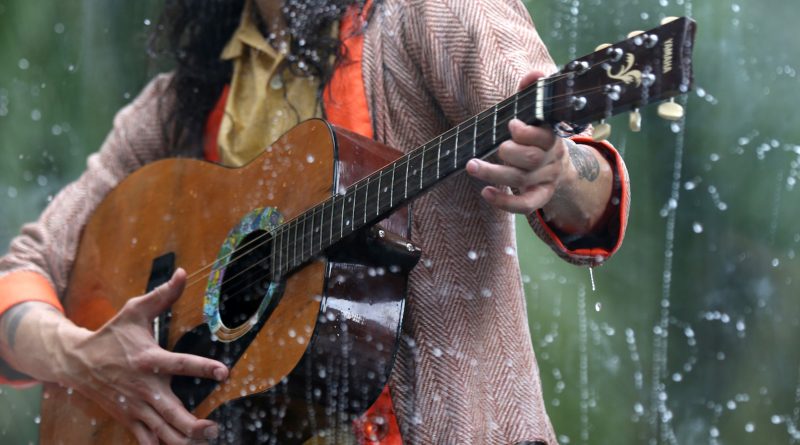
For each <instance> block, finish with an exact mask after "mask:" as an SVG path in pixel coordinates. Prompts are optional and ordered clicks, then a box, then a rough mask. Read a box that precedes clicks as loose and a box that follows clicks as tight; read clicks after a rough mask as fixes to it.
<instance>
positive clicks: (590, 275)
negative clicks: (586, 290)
mask: <svg viewBox="0 0 800 445" xmlns="http://www.w3.org/2000/svg"><path fill="white" fill-rule="evenodd" d="M589 281H591V282H592V292H594V291H596V290H597V288H596V287H595V285H594V268H593V267H590V268H589ZM598 304H599V303H598ZM597 311H598V312H599V311H600V309H597Z"/></svg>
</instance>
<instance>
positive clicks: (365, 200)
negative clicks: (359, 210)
mask: <svg viewBox="0 0 800 445" xmlns="http://www.w3.org/2000/svg"><path fill="white" fill-rule="evenodd" d="M369 181H370V180H369V178H367V182H366V184H364V224H366V223H367V203H368V202H369Z"/></svg>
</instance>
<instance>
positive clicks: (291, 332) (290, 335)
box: [289, 328, 297, 338]
mask: <svg viewBox="0 0 800 445" xmlns="http://www.w3.org/2000/svg"><path fill="white" fill-rule="evenodd" d="M289 337H290V338H295V337H297V332H296V331H295V330H294V329H292V328H290V329H289Z"/></svg>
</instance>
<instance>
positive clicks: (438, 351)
mask: <svg viewBox="0 0 800 445" xmlns="http://www.w3.org/2000/svg"><path fill="white" fill-rule="evenodd" d="M431 354H433V356H434V357H441V356H442V350H441V349H439V348H433V349H432V350H431Z"/></svg>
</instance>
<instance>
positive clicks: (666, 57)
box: [41, 18, 695, 444]
mask: <svg viewBox="0 0 800 445" xmlns="http://www.w3.org/2000/svg"><path fill="white" fill-rule="evenodd" d="M694 33H695V23H694V22H693V21H692V20H690V19H687V18H671V19H669V20H667V21H666V23H665V24H662V26H660V27H658V28H655V29H653V30H650V31H647V32H641V33H638V34H636V35H632V36H630V37H629V38H628V39H626V40H624V41H622V42H619V43H617V44H614V45H605V46H602V47H599V48H598V49H597V50H596V51H595V52H593V53H592V54H589V55H587V56H585V57H581V58H579V59H576V60H575V61H572V62H570V63H569V64H567V65H566V66H565V67H564V68H563V69H562V70H561V71H559V72H558V73H556V74H554V75H552V76H549V77H547V78H542V79H539V80H538V81H536V82H535V83H533V84H532V85H530V86H529V87H527V88H525V89H523V90H522V91H520V92H518V93H517V94H514V95H513V96H512V97H510V98H508V99H506V100H504V101H502V102H500V103H498V104H496V105H495V106H493V107H491V108H489V109H487V110H485V111H483V112H481V113H479V114H478V115H476V116H474V117H472V118H471V119H468V120H466V121H464V122H462V123H460V124H459V125H457V126H455V127H454V128H452V129H450V130H449V131H447V132H445V133H443V134H441V135H439V136H438V137H436V138H434V139H432V140H431V141H430V142H428V143H426V144H424V145H423V146H421V147H418V148H416V149H413V150H410V151H408V152H406V153H405V154H403V155H400V154H399V153H396V152H394V151H393V150H391V149H389V148H388V147H385V146H383V145H381V144H379V143H376V142H374V141H372V140H368V139H365V138H363V137H361V136H358V135H356V134H354V133H351V132H349V131H346V130H343V129H341V128H336V127H334V126H331V125H329V124H328V123H326V122H324V121H322V120H317V119H314V120H310V121H307V122H305V123H302V124H300V125H299V126H297V127H295V128H294V129H293V130H291V131H290V132H289V133H287V134H286V135H284V136H283V137H282V138H280V140H278V141H277V142H275V143H274V144H273V145H272V146H270V147H269V148H267V149H266V150H265V152H264V153H263V154H262V155H260V156H259V157H258V158H256V159H255V160H253V161H252V162H250V163H249V164H247V165H246V166H244V167H241V168H238V169H228V168H224V167H220V166H217V165H213V164H210V163H206V162H202V161H199V160H190V159H167V160H162V161H158V162H154V163H152V164H149V165H147V166H145V167H143V168H141V169H140V170H138V171H136V172H134V173H133V174H131V175H130V176H129V177H128V178H126V179H125V180H124V181H122V182H121V183H120V184H119V185H118V186H117V187H116V188H115V189H114V190H112V191H111V192H110V193H109V195H108V196H107V197H106V198H105V199H104V201H103V202H102V203H101V204H100V206H99V207H98V208H97V209H96V210H95V212H94V214H93V215H92V217H91V219H90V220H89V222H88V224H87V225H86V227H85V229H84V231H83V235H82V238H81V241H80V245H79V249H78V252H77V257H76V259H75V263H74V267H73V270H72V274H71V278H70V284H69V287H68V289H67V295H66V299H65V300H64V307H65V310H66V313H67V316H68V317H70V319H72V320H73V321H74V322H75V323H76V324H78V325H81V326H84V327H86V328H88V329H93V330H94V329H97V328H99V327H100V326H102V325H103V324H104V323H105V322H106V321H108V320H109V319H110V318H111V317H113V316H114V314H115V313H116V312H117V311H119V310H120V309H121V307H122V306H123V305H124V304H125V302H126V301H127V300H128V299H129V298H131V297H133V296H136V295H140V294H142V293H143V292H145V291H148V290H150V289H152V288H154V287H155V286H157V285H158V284H160V283H162V282H165V281H166V280H168V279H169V277H170V276H171V274H172V272H173V271H174V270H175V268H177V267H179V266H180V267H182V268H184V269H185V270H187V271H188V272H189V278H188V283H187V287H186V290H185V292H184V294H183V295H182V296H181V298H180V299H179V300H178V301H177V303H176V304H174V305H173V307H172V308H171V310H170V311H169V312H167V313H164V314H162V315H161V316H159V317H158V319H157V320H155V321H154V334H155V335H156V337H157V339H158V341H159V343H160V344H161V345H162V347H164V348H166V349H169V350H172V351H177V352H185V353H192V354H197V355H201V356H205V357H210V358H213V359H216V360H220V361H222V362H223V363H225V364H226V365H227V366H229V367H230V377H229V379H228V380H227V381H225V382H222V383H218V382H215V381H210V380H203V379H194V378H187V377H174V378H173V380H172V389H173V390H174V392H175V394H176V395H177V396H178V397H179V398H180V400H181V401H182V402H183V403H184V404H185V406H186V407H187V408H188V409H189V410H190V411H191V412H193V413H194V414H195V415H196V416H198V417H201V418H211V419H214V420H216V421H217V422H218V423H219V425H220V429H221V436H220V442H224V443H235V444H243V443H263V442H269V443H302V442H303V441H305V440H306V439H308V438H309V437H311V436H313V435H315V434H317V433H319V432H320V431H326V430H331V429H336V428H337V425H344V424H346V423H348V422H350V421H352V420H353V419H354V418H356V417H358V416H359V415H360V414H361V413H363V412H364V411H365V410H366V409H367V408H368V407H369V406H370V405H371V404H372V402H373V401H374V400H375V399H376V398H377V396H378V395H379V393H380V391H381V389H382V388H383V387H384V385H385V384H386V381H387V379H388V375H389V372H390V370H391V369H392V364H393V360H394V354H395V352H396V349H397V342H398V337H399V334H400V328H401V324H402V320H403V309H404V301H405V300H404V298H405V290H406V275H407V272H408V271H409V270H410V269H411V268H413V267H414V265H415V263H416V261H417V259H418V258H419V255H420V250H419V248H418V247H417V246H415V245H413V244H412V243H411V242H410V241H408V240H407V238H408V218H407V213H408V212H407V211H406V210H405V209H406V207H405V206H406V204H407V203H409V202H410V201H411V200H413V199H414V198H415V197H417V196H420V195H421V194H422V193H424V192H425V191H426V190H428V189H430V188H431V187H433V186H435V185H436V184H438V183H439V182H440V181H442V180H444V179H445V178H447V177H449V176H450V175H452V174H454V173H456V172H459V171H460V170H462V169H463V168H464V167H465V165H466V163H467V161H468V160H470V159H472V158H475V157H486V156H489V155H491V154H492V153H493V152H494V151H495V150H496V149H497V147H498V146H499V144H500V143H501V142H503V141H504V140H506V139H508V138H509V132H508V127H507V124H508V122H509V120H510V119H512V118H517V119H521V120H523V121H525V122H527V123H530V124H536V125H550V126H554V127H555V128H556V129H558V130H559V131H561V132H578V131H581V128H585V126H586V124H588V123H590V122H596V121H602V120H604V119H605V118H608V117H610V116H612V115H615V114H617V113H621V112H623V111H628V110H633V114H632V119H631V123H632V125H633V126H634V127H635V126H637V125H638V119H639V118H638V108H639V107H641V106H644V105H646V104H648V103H651V102H655V101H662V100H664V99H668V98H672V97H674V96H676V95H679V94H682V93H686V92H687V91H689V89H690V88H691V85H692V69H691V54H692V44H693V39H694ZM659 114H661V115H662V116H663V117H666V118H671V119H679V118H680V117H681V109H680V106H679V105H678V104H675V103H674V102H671V101H670V102H665V103H662V104H661V106H660V107H659ZM604 132H605V133H607V127H606V124H605V123H602V124H601V125H598V126H597V127H596V129H595V135H596V136H597V135H599V136H602V134H601V133H604ZM387 217H388V218H387ZM379 221H383V222H382V224H383V225H382V226H378V225H377V224H376V223H377V222H379ZM41 442H42V443H43V444H51V443H66V444H88V443H101V444H123V443H134V442H135V440H134V438H133V436H132V435H130V434H129V433H128V431H127V430H126V429H125V428H124V426H122V425H121V424H119V423H118V422H116V421H115V420H114V419H113V418H111V417H110V416H109V415H108V414H106V413H105V412H103V410H102V409H101V408H100V407H99V406H97V405H95V404H94V403H93V402H92V401H91V400H89V399H87V398H85V397H83V396H82V395H81V394H78V393H76V392H73V391H71V390H69V389H67V388H62V387H59V386H58V385H53V384H48V385H45V389H44V397H43V400H42V422H41Z"/></svg>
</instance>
